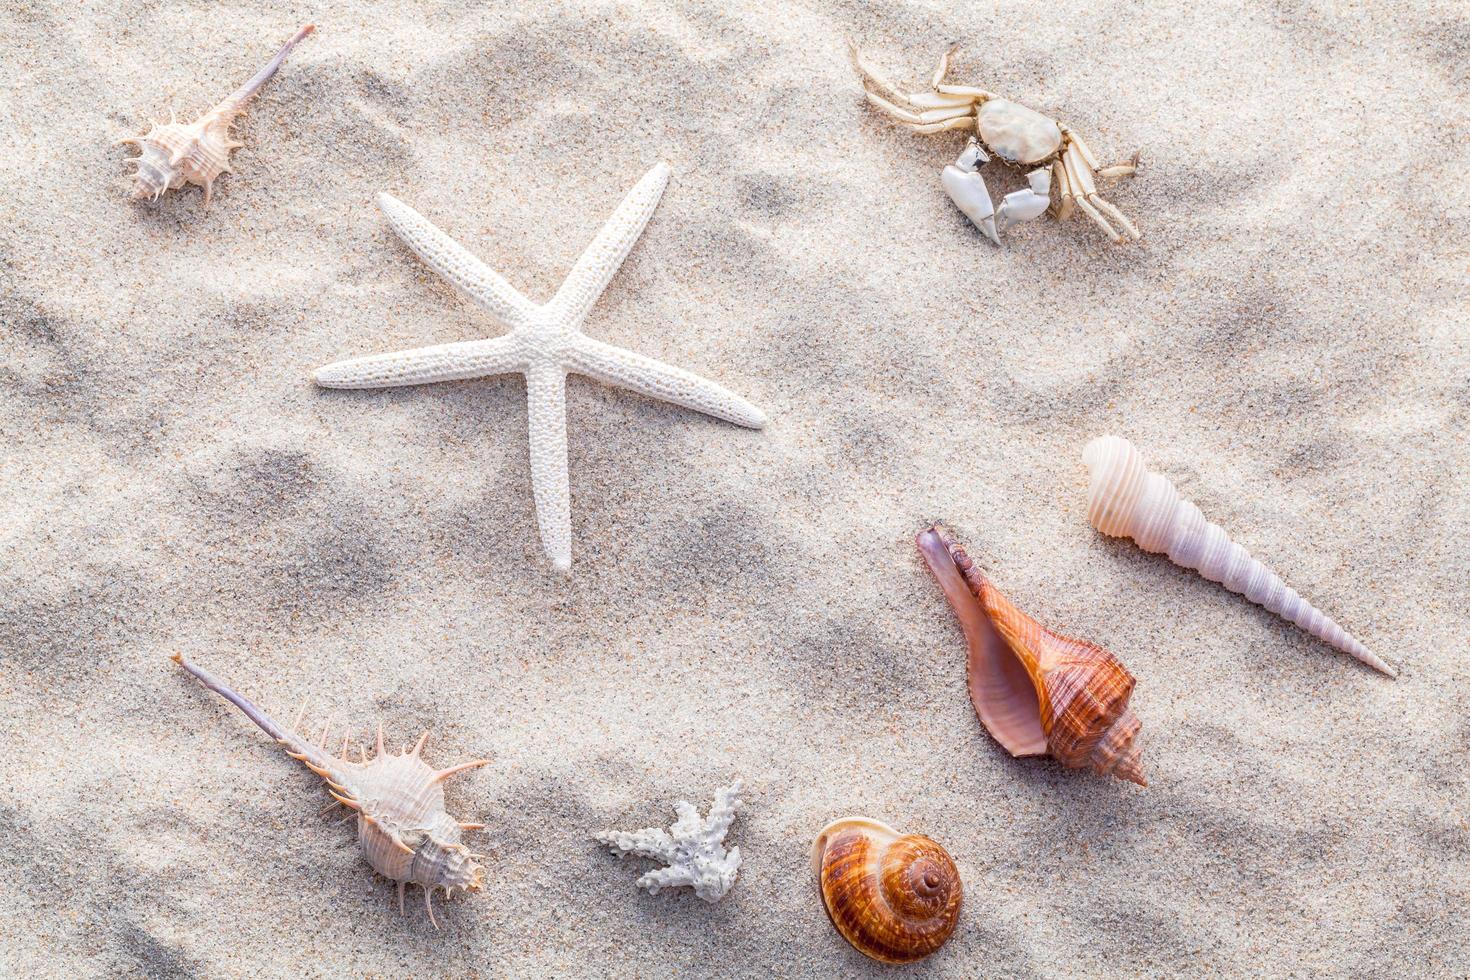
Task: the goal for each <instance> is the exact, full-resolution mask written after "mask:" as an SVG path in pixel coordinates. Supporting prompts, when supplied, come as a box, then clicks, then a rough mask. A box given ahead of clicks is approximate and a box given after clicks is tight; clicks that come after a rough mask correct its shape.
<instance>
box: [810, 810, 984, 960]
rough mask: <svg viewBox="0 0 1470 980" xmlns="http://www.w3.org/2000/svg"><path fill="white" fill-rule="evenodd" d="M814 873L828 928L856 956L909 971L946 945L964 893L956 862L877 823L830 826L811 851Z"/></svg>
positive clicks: (862, 820)
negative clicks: (829, 923) (910, 966)
mask: <svg viewBox="0 0 1470 980" xmlns="http://www.w3.org/2000/svg"><path fill="white" fill-rule="evenodd" d="M812 872H813V873H814V874H816V876H817V887H818V889H819V890H820V891H821V894H822V904H823V905H824V906H825V907H826V909H827V916H828V917H829V918H830V919H831V920H832V925H833V926H834V927H836V929H837V931H838V932H839V933H841V934H842V938H843V939H846V940H847V941H848V942H849V943H851V944H852V945H853V947H854V948H855V949H857V950H858V952H860V953H862V954H863V955H864V956H869V957H871V958H873V959H875V960H880V961H882V962H884V963H912V962H913V961H915V960H921V959H923V958H924V957H926V956H928V955H929V954H930V953H933V952H934V951H935V950H937V949H938V948H939V947H941V946H943V945H944V943H945V942H946V941H947V940H948V939H949V937H950V934H951V933H953V932H954V928H955V925H956V924H957V923H958V922H959V920H960V906H961V904H962V902H963V901H964V889H963V887H962V886H961V884H960V872H959V869H958V868H956V867H955V863H954V859H953V858H951V857H950V856H949V852H947V851H946V850H945V849H944V848H943V847H940V846H939V845H938V844H937V843H935V842H934V841H932V840H930V839H929V838H928V837H924V836H922V835H920V834H900V833H899V832H898V831H896V830H894V829H893V828H892V827H890V826H888V825H887V824H886V823H883V822H882V821H879V820H873V819H870V818H868V817H844V818H843V819H841V820H834V821H833V822H832V823H830V824H828V825H827V826H826V827H823V828H822V832H821V833H819V834H817V839H816V840H815V841H814V842H813V843H812Z"/></svg>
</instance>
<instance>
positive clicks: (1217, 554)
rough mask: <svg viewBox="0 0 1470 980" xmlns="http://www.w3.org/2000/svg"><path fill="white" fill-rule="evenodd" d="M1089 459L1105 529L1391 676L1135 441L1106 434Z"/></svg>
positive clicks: (1090, 505) (1097, 521)
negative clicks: (1188, 496)
mask: <svg viewBox="0 0 1470 980" xmlns="http://www.w3.org/2000/svg"><path fill="white" fill-rule="evenodd" d="M1082 462H1083V463H1085V464H1086V465H1087V467H1088V487H1087V519H1088V520H1089V521H1091V522H1092V526H1093V527H1095V528H1097V529H1098V530H1099V531H1101V532H1102V533H1104V534H1108V535H1112V536H1113V537H1116V538H1132V539H1133V540H1134V541H1135V542H1137V544H1138V546H1139V547H1140V548H1142V549H1143V550H1144V551H1152V552H1162V553H1164V554H1166V555H1168V556H1169V560H1170V561H1172V562H1174V563H1175V564H1176V565H1183V566H1184V567H1185V568H1192V569H1194V570H1195V571H1197V572H1199V573H1200V574H1201V575H1203V576H1204V577H1205V578H1207V579H1209V580H1210V581H1211V582H1219V583H1220V584H1221V585H1223V586H1225V588H1227V589H1229V590H1230V591H1231V592H1238V593H1240V594H1241V595H1243V596H1245V597H1246V598H1247V599H1249V600H1250V601H1251V602H1254V603H1256V604H1257V605H1261V606H1265V607H1266V608H1267V609H1269V610H1270V611H1271V612H1273V613H1275V614H1276V615H1278V616H1280V617H1281V618H1282V619H1285V620H1288V621H1290V622H1292V623H1295V624H1296V625H1297V626H1300V627H1301V628H1302V629H1304V630H1306V631H1307V632H1308V633H1310V634H1312V635H1313V636H1315V637H1317V638H1318V639H1319V640H1322V641H1323V642H1324V643H1327V644H1328V645H1329V646H1332V647H1334V648H1336V649H1338V650H1341V651H1342V652H1343V653H1346V654H1348V655H1350V656H1353V657H1356V658H1357V659H1359V660H1361V661H1362V662H1363V663H1365V664H1367V665H1368V666H1370V667H1372V668H1373V669H1374V670H1381V671H1382V672H1383V673H1385V674H1387V675H1388V676H1389V677H1396V676H1398V675H1397V673H1396V672H1395V671H1394V669H1393V668H1392V667H1390V666H1389V665H1388V664H1387V663H1385V662H1384V661H1383V660H1381V659H1379V657H1378V656H1376V655H1375V654H1374V653H1373V652H1372V651H1371V650H1369V649H1368V648H1367V647H1366V646H1364V645H1363V644H1362V643H1361V642H1359V641H1358V639H1357V638H1356V637H1354V636H1352V635H1351V634H1349V633H1348V632H1347V631H1346V630H1344V629H1343V628H1342V627H1341V626H1339V625H1337V623H1336V622H1334V621H1333V620H1332V618H1331V617H1329V616H1327V615H1326V614H1325V613H1323V612H1322V611H1321V610H1320V609H1318V608H1317V607H1316V606H1314V605H1312V604H1311V603H1310V602H1308V601H1307V600H1305V599H1303V598H1302V597H1301V596H1300V595H1298V594H1297V592H1296V590H1294V589H1291V588H1288V587H1287V586H1286V583H1284V582H1282V581H1281V577H1280V576H1278V575H1277V574H1276V573H1275V572H1273V571H1271V569H1269V568H1267V567H1266V566H1265V565H1264V564H1262V563H1261V562H1260V561H1259V560H1258V559H1256V558H1253V557H1252V556H1251V553H1250V552H1249V551H1246V550H1245V548H1243V547H1241V546H1240V545H1238V544H1236V543H1235V542H1233V541H1231V540H1230V536H1229V535H1228V534H1226V533H1225V529H1224V528H1222V527H1220V525H1218V524H1211V523H1210V522H1209V521H1207V520H1205V515H1204V514H1202V513H1200V509H1199V508H1198V507H1196V506H1195V505H1194V504H1192V503H1190V502H1189V501H1188V500H1185V499H1183V498H1182V497H1181V496H1180V495H1179V490H1178V489H1177V488H1176V487H1175V486H1174V484H1173V483H1172V482H1170V480H1169V478H1168V477H1166V476H1164V475H1163V474H1161V473H1151V472H1149V469H1148V467H1147V466H1146V465H1145V464H1144V461H1143V457H1142V456H1141V455H1140V454H1139V452H1138V450H1137V449H1136V448H1134V445H1133V443H1131V442H1129V441H1128V440H1127V439H1123V438H1121V437H1119V436H1101V437H1099V438H1097V439H1094V440H1092V441H1091V442H1089V443H1088V444H1087V448H1085V449H1084V450H1082Z"/></svg>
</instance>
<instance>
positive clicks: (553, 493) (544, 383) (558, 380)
mask: <svg viewBox="0 0 1470 980" xmlns="http://www.w3.org/2000/svg"><path fill="white" fill-rule="evenodd" d="M526 415H527V422H526V425H527V429H528V430H529V432H530V436H531V491H532V495H533V496H534V498H535V500H536V523H537V525H538V526H539V527H540V529H541V546H542V547H543V548H545V549H546V557H548V558H550V559H551V564H552V566H553V567H555V568H556V570H557V571H559V572H568V571H571V568H572V492H571V482H570V480H569V479H568V477H567V375H566V371H564V370H563V369H562V368H561V367H560V366H559V365H556V364H534V365H532V366H531V368H530V370H528V371H527V372H526Z"/></svg>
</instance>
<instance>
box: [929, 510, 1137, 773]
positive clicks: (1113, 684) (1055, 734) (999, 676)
mask: <svg viewBox="0 0 1470 980" xmlns="http://www.w3.org/2000/svg"><path fill="white" fill-rule="evenodd" d="M918 544H919V551H920V553H921V554H923V556H924V560H925V561H926V562H927V563H928V565H929V568H930V570H931V571H932V572H933V573H934V575H935V577H936V578H937V579H939V584H940V586H941V587H942V588H943V589H944V594H945V596H946V597H947V598H948V599H949V602H950V605H951V606H952V607H953V608H954V611H955V614H956V615H957V616H958V617H959V619H960V625H961V626H962V628H963V629H964V631H965V637H966V639H968V640H969V642H970V656H969V661H968V667H967V675H968V680H969V687H970V700H971V702H973V703H974V705H975V712H976V714H978V715H979V716H980V721H981V722H982V723H983V724H984V725H985V727H986V729H987V730H988V731H989V732H990V734H991V735H993V736H994V737H995V739H996V741H998V742H1000V744H1001V745H1003V746H1004V747H1005V749H1006V751H1008V752H1010V753H1011V755H1014V756H1031V755H1050V756H1052V757H1053V758H1055V759H1056V760H1057V761H1059V762H1061V763H1062V765H1064V766H1069V767H1071V768H1073V769H1091V770H1092V771H1093V772H1095V773H1100V774H1110V775H1113V776H1116V777H1118V778H1119V779H1127V780H1130V781H1132V782H1135V783H1137V784H1138V785H1140V786H1147V785H1148V783H1147V781H1146V780H1145V779H1144V777H1143V769H1142V766H1141V763H1140V758H1139V746H1138V732H1139V729H1140V728H1141V727H1142V723H1141V722H1139V720H1138V716H1137V715H1135V714H1134V713H1133V711H1132V710H1131V709H1130V708H1129V707H1128V699H1129V698H1130V697H1131V696H1132V694H1133V685H1134V679H1133V675H1132V674H1130V673H1128V670H1127V669H1126V668H1125V667H1124V666H1123V665H1122V664H1121V663H1120V662H1119V661H1118V658H1117V657H1115V656H1113V655H1112V654H1111V653H1109V652H1108V651H1106V650H1104V649H1103V648H1102V647H1100V646H1098V645H1097V644H1096V643H1089V642H1087V641H1086V640H1077V639H1073V638H1072V637H1070V636H1063V635H1062V634H1061V633H1058V632H1056V631H1054V630H1051V629H1048V628H1047V627H1045V626H1043V625H1041V624H1040V623H1038V622H1037V621H1036V620H1034V619H1032V618H1031V617H1030V616H1028V615H1026V614H1025V613H1023V612H1022V611H1021V610H1019V609H1017V608H1016V607H1015V605H1014V604H1012V603H1011V601H1010V600H1009V599H1007V598H1006V597H1005V596H1004V595H1002V594H1001V592H1000V590H999V589H997V588H996V587H995V586H994V585H993V584H991V582H990V580H989V579H987V578H986V577H985V576H984V574H982V573H981V571H980V570H979V569H978V568H976V567H975V565H974V563H973V562H972V561H971V560H970V556H969V555H967V554H965V550H964V549H963V548H961V547H960V546H959V545H958V544H956V543H955V541H954V539H953V538H952V537H950V535H949V532H948V531H946V530H945V529H944V528H943V527H940V526H938V525H935V526H934V527H931V528H929V529H928V530H926V531H924V532H922V533H920V534H919V537H918Z"/></svg>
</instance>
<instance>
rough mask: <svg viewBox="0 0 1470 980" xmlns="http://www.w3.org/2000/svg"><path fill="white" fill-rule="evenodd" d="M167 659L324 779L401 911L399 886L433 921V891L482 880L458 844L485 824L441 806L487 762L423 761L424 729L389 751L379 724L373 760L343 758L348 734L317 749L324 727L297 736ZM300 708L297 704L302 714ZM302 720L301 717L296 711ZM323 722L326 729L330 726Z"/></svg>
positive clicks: (210, 678) (476, 885)
mask: <svg viewBox="0 0 1470 980" xmlns="http://www.w3.org/2000/svg"><path fill="white" fill-rule="evenodd" d="M173 659H174V661H175V662H176V663H178V664H179V665H180V666H181V667H183V668H184V669H185V670H187V671H188V672H189V673H191V674H193V675H194V676H195V677H196V678H198V679H199V682H200V683H201V684H203V685H204V686H205V687H207V688H209V689H210V690H211V691H214V692H215V693H216V694H218V695H220V696H221V697H223V698H224V699H225V700H227V701H229V702H230V703H231V704H233V705H234V706H235V707H237V708H239V709H240V710H241V711H243V712H244V713H245V715H246V716H247V717H248V718H249V719H250V720H251V721H253V722H255V723H256V724H257V725H259V726H260V728H261V730H262V731H264V732H265V733H266V734H267V735H269V736H270V737H271V738H273V739H275V740H276V742H277V744H279V745H280V746H282V747H283V748H284V749H285V750H286V754H287V755H289V756H290V757H291V758H293V759H299V760H301V762H302V763H303V764H305V766H306V768H308V769H310V770H311V771H312V772H314V773H316V774H317V775H318V776H320V777H322V779H324V780H326V783H327V792H328V793H330V794H331V796H332V799H333V800H335V801H336V803H334V804H333V806H335V805H337V804H341V805H342V806H345V807H347V808H348V809H350V810H353V811H355V812H356V814H357V842H358V845H359V846H360V847H361V849H362V856H363V858H364V859H365V860H366V861H367V863H368V864H370V865H372V867H373V870H374V871H376V872H378V873H379V874H381V875H383V876H384V877H385V878H391V879H392V880H394V881H396V882H397V883H398V908H399V910H400V911H402V910H403V893H404V889H405V888H407V886H408V885H410V884H415V885H422V886H423V889H424V905H425V907H426V908H427V909H428V910H429V920H430V921H431V922H433V923H434V926H435V928H438V925H439V923H438V922H437V921H436V920H435V919H434V905H433V900H432V899H433V894H434V889H436V888H443V889H444V892H445V895H446V896H447V895H452V894H453V893H454V889H456V888H460V889H463V890H465V891H470V892H473V891H478V890H479V889H480V887H481V885H482V884H483V880H482V870H481V868H480V865H479V864H478V863H477V862H476V859H477V858H483V857H484V855H483V854H473V853H471V852H470V849H469V848H468V847H466V846H465V845H464V844H463V843H461V841H460V838H461V836H462V834H463V832H464V831H466V830H480V829H482V828H483V827H484V824H476V823H459V822H458V821H456V820H455V819H454V818H453V817H451V816H450V815H449V814H448V813H446V812H445V810H444V786H443V783H444V780H445V779H447V778H449V777H450V776H452V775H454V774H455V773H457V772H463V771H465V770H466V769H474V768H475V767H477V766H483V765H485V764H487V763H488V762H489V761H490V760H488V759H476V760H475V761H473V762H465V763H461V764H460V765H457V766H450V767H449V768H448V769H435V768H434V767H432V766H430V765H429V764H428V763H426V762H424V760H423V756H422V753H423V749H424V743H425V742H426V741H427V740H428V738H429V733H428V732H427V731H426V732H424V734H423V735H422V736H420V738H419V740H418V743H417V744H416V745H414V746H413V748H412V749H409V748H405V749H404V750H403V751H402V752H400V753H399V754H397V755H394V754H393V753H391V752H388V751H387V750H386V749H385V748H384V747H383V726H382V725H379V726H378V744H377V753H376V754H375V755H374V756H372V757H371V758H369V757H368V754H367V750H366V749H362V750H361V757H360V758H359V759H358V760H357V761H355V762H354V761H352V760H350V759H348V758H347V754H348V752H347V748H348V742H347V739H345V738H344V739H343V741H342V752H341V755H340V756H334V755H331V754H329V753H328V752H327V751H325V750H324V749H323V748H321V746H320V744H319V743H321V742H325V741H326V737H327V729H323V731H322V735H321V738H319V739H318V740H317V741H316V742H312V741H311V740H310V739H307V738H305V737H303V736H302V735H299V734H298V733H297V732H296V730H295V729H296V725H294V724H293V725H292V726H291V730H289V731H288V730H286V729H283V728H281V726H280V725H278V724H276V722H275V720H274V719H272V718H271V717H270V715H268V714H266V713H265V712H264V711H262V710H261V709H260V708H259V707H257V706H256V705H255V703H254V702H253V701H251V700H250V699H249V698H247V697H245V696H244V695H242V694H238V693H236V692H235V691H234V690H233V689H232V688H230V686H229V685H227V684H226V683H225V682H224V681H222V680H220V679H219V678H217V677H215V676H214V675H213V674H211V673H210V672H209V671H207V670H205V669H204V668H202V667H199V666H196V665H195V664H193V663H191V662H190V661H188V660H186V659H185V658H184V656H183V654H178V653H176V654H174V656H173ZM304 709H305V706H304V705H303V711H304ZM297 721H298V722H299V721H300V715H299V714H298V716H297ZM330 724H331V723H330V722H328V728H330Z"/></svg>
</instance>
